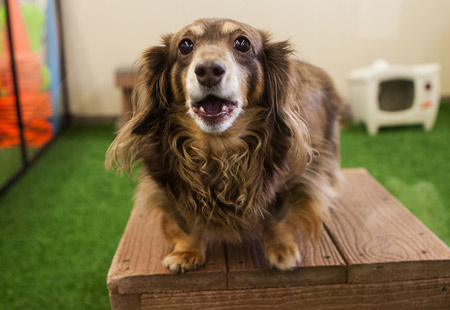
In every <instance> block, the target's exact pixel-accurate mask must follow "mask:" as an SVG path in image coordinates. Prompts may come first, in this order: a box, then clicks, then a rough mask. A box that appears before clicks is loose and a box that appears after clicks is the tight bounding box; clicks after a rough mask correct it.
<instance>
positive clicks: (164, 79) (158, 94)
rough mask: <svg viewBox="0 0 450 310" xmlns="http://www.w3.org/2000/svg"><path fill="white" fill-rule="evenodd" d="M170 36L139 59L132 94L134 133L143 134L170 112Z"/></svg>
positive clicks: (153, 129) (154, 126)
mask: <svg viewBox="0 0 450 310" xmlns="http://www.w3.org/2000/svg"><path fill="white" fill-rule="evenodd" d="M171 38H172V35H170V34H169V35H165V36H163V37H162V45H160V46H154V47H151V48H149V49H147V50H146V51H145V52H144V53H143V55H142V56H141V59H140V60H139V63H140V67H139V71H138V83H137V86H136V89H135V91H134V94H133V98H132V100H133V108H134V112H133V118H135V120H134V122H135V123H134V126H133V129H132V133H133V134H138V135H143V134H147V133H148V132H150V131H155V130H157V128H158V124H159V122H160V121H161V120H162V119H163V118H164V115H165V114H167V113H168V111H169V103H170V100H171V98H172V93H171V89H170V76H169V75H170V68H171V64H170V59H169V55H170V54H169V45H170V40H171Z"/></svg>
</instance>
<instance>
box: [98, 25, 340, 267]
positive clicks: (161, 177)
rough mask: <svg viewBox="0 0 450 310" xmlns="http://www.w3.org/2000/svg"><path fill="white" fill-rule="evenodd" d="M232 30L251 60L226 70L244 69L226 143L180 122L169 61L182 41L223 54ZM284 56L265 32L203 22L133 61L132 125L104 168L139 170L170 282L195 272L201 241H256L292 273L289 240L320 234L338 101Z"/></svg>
mask: <svg viewBox="0 0 450 310" xmlns="http://www.w3.org/2000/svg"><path fill="white" fill-rule="evenodd" d="M229 29H230V30H232V31H231V32H228V30H229ZM236 29H239V30H238V31H240V33H245V35H246V36H247V37H248V38H249V39H250V41H251V42H252V49H253V50H252V51H251V52H252V54H251V56H252V57H251V58H250V56H249V57H248V59H247V58H246V59H243V58H242V59H241V58H236V59H237V60H236V62H237V63H239V65H240V66H241V67H242V68H247V69H246V70H247V71H245V74H244V78H245V79H244V82H243V83H242V92H244V93H245V94H246V96H245V103H244V107H243V113H241V114H240V115H239V116H238V117H237V118H236V120H235V121H234V123H233V124H232V125H231V127H229V128H228V129H227V130H226V131H224V132H220V133H209V132H205V131H203V130H201V129H200V128H199V127H198V126H197V125H196V123H195V122H194V121H193V119H192V118H191V117H190V116H189V115H188V107H187V105H186V94H185V92H186V89H185V83H186V74H187V68H188V66H189V59H184V58H181V57H180V54H179V53H177V47H178V42H179V41H180V40H181V39H182V38H183V37H184V36H185V35H186V33H188V34H189V35H191V36H194V37H196V38H198V40H199V42H209V43H210V44H214V42H216V41H217V42H219V41H220V42H222V43H223V42H224V40H225V42H227V41H226V39H223V38H228V37H229V36H232V34H233V33H234V32H233V31H235V32H236ZM202 40H203V41H202ZM221 40H222V41H221ZM231 42H232V41H231ZM292 54H293V50H292V48H291V46H290V45H289V43H288V42H272V41H271V40H270V38H269V35H268V34H267V33H265V32H262V31H259V30H255V29H254V28H252V27H250V26H248V25H245V24H241V23H237V22H235V21H231V20H218V19H210V20H199V21H197V22H195V23H194V24H192V25H189V26H187V27H186V28H184V29H182V30H181V31H180V32H179V33H177V34H174V35H166V36H164V37H163V41H162V45H161V46H156V47H152V48H150V49H148V50H146V51H145V52H144V54H143V55H142V57H141V59H140V61H139V68H140V69H139V81H138V86H137V87H136V90H135V94H134V102H133V103H134V113H133V117H132V118H131V120H130V121H129V122H128V123H127V124H126V125H125V126H124V127H123V128H122V129H121V130H120V131H119V132H118V134H117V137H116V139H115V140H114V142H113V143H112V144H111V146H110V148H109V150H108V153H107V161H106V165H107V167H109V168H111V167H113V166H116V167H118V169H119V170H120V171H126V172H130V171H131V169H132V168H133V166H134V164H135V163H136V162H140V163H141V164H143V165H144V173H143V175H142V182H141V184H140V186H139V189H138V192H137V199H145V200H146V201H148V206H149V207H152V206H156V207H158V208H160V209H161V210H162V211H163V212H164V214H165V217H164V222H163V229H164V231H165V233H166V236H167V239H168V241H169V242H171V243H172V245H173V247H174V251H173V252H172V253H171V254H170V255H169V256H168V257H167V258H166V259H165V264H167V266H168V268H170V269H171V270H172V271H175V272H176V271H185V270H191V269H196V268H197V267H198V266H199V265H201V264H203V262H204V260H205V257H204V252H205V247H206V244H207V242H209V241H210V240H213V239H225V240H228V241H238V240H241V239H242V238H244V237H248V236H254V235H258V234H260V233H261V232H263V237H264V243H265V246H266V255H267V257H268V259H269V261H270V263H271V264H273V265H275V266H276V267H278V268H280V269H288V268H292V267H293V266H295V264H296V262H297V261H298V260H299V259H300V258H299V255H298V249H297V246H296V244H295V242H293V235H294V232H295V230H297V229H302V230H303V232H304V234H305V236H308V235H310V234H314V235H316V236H317V235H318V234H319V233H320V230H321V227H322V221H323V219H324V217H325V216H326V215H327V209H328V207H329V206H331V205H332V199H333V197H334V193H335V190H334V189H335V187H336V184H337V180H338V175H339V137H338V115H339V109H340V99H339V97H338V95H337V93H336V91H335V88H334V86H333V83H332V81H331V80H330V78H329V77H328V76H327V75H326V74H325V73H324V72H323V71H322V70H320V69H318V68H317V67H314V66H312V65H309V64H306V63H303V62H300V61H298V60H296V59H294V58H292ZM236 57H241V56H236ZM180 236H181V237H180Z"/></svg>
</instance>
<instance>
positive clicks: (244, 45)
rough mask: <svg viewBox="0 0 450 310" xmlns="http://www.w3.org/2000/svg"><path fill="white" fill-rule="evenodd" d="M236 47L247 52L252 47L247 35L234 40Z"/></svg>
mask: <svg viewBox="0 0 450 310" xmlns="http://www.w3.org/2000/svg"><path fill="white" fill-rule="evenodd" d="M234 48H235V49H237V50H238V51H239V52H242V53H245V52H246V51H248V50H249V49H250V41H249V40H248V39H247V38H246V37H239V38H237V39H236V41H234Z"/></svg>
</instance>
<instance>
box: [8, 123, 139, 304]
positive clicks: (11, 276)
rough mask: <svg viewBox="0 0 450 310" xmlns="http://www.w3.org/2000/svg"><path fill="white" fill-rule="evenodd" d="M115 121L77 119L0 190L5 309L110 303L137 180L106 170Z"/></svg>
mask: <svg viewBox="0 0 450 310" xmlns="http://www.w3.org/2000/svg"><path fill="white" fill-rule="evenodd" d="M113 130H114V127H113V126H106V127H105V126H83V127H78V126H77V127H72V128H70V129H69V130H68V131H67V132H66V133H64V134H63V136H62V137H61V138H60V139H58V140H57V141H56V142H55V144H54V145H53V146H52V147H51V149H50V150H49V151H48V152H47V153H46V154H45V155H44V156H43V157H42V158H40V160H38V162H37V163H36V164H35V165H34V166H33V167H32V169H31V170H30V171H29V172H28V173H27V174H26V175H25V177H23V178H22V179H21V180H20V181H19V182H18V183H17V184H16V185H15V186H13V187H12V188H11V189H10V191H8V192H7V193H6V195H5V196H4V197H2V198H0V206H1V207H0V253H1V255H0V266H1V269H2V271H1V277H0V309H2V310H3V309H5V310H9V309H47V310H48V309H107V308H108V305H109V300H108V291H107V289H106V282H105V281H106V273H107V271H108V267H109V264H110V262H111V259H112V256H113V254H114V251H115V248H116V246H117V244H118V241H119V240H120V236H121V234H122V232H123V228H124V226H125V223H126V221H127V218H128V215H129V212H130V210H131V206H132V203H131V198H132V192H133V187H134V185H133V184H132V183H131V182H130V181H129V180H127V179H126V178H122V179H120V178H118V177H115V176H114V175H112V174H108V173H106V172H105V170H104V168H103V161H104V154H105V150H106V149H107V147H108V145H109V144H110V143H111V141H112V138H113Z"/></svg>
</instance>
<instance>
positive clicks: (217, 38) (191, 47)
mask: <svg viewBox="0 0 450 310" xmlns="http://www.w3.org/2000/svg"><path fill="white" fill-rule="evenodd" d="M261 48H262V37H261V34H260V32H259V31H257V30H255V29H254V28H252V27H250V26H248V25H245V24H242V23H238V22H235V21H231V20H218V19H208V20H199V21H197V22H195V23H193V24H191V25H189V26H187V27H185V28H183V29H182V30H181V31H180V32H178V33H177V34H175V35H173V36H172V38H171V40H170V52H171V54H172V56H174V57H173V59H175V60H174V64H173V68H172V70H171V88H172V92H173V93H174V94H175V97H178V98H177V99H178V100H177V101H184V102H185V104H186V106H187V109H188V114H189V115H190V116H191V117H192V118H193V119H194V120H195V122H196V123H197V125H198V126H199V127H200V128H201V129H202V130H203V131H205V132H210V133H220V132H223V131H225V130H227V129H228V128H229V127H230V126H231V125H232V124H233V122H234V121H235V120H236V118H237V117H238V116H239V114H240V113H242V112H243V110H244V108H245V106H246V105H247V104H248V102H249V100H251V98H256V97H258V96H259V95H260V93H261V91H262V88H263V86H262V80H263V79H262V75H263V72H262V67H261V64H260V61H259V59H258V55H259V53H260V50H261Z"/></svg>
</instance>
